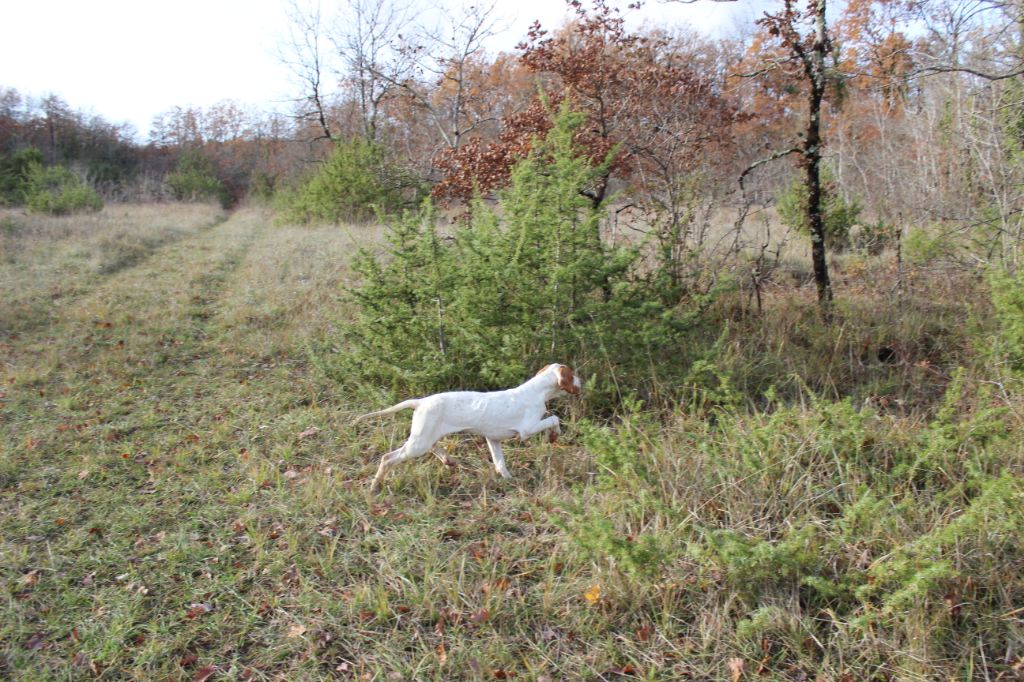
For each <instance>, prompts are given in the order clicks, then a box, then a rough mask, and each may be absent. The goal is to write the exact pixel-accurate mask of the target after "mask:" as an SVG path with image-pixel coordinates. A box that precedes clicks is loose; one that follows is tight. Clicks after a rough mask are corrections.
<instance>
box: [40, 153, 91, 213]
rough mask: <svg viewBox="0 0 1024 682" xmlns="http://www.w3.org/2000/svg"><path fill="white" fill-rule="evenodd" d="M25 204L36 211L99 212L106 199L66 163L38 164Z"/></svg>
mask: <svg viewBox="0 0 1024 682" xmlns="http://www.w3.org/2000/svg"><path fill="white" fill-rule="evenodd" d="M25 205H26V206H27V207H28V209H29V210H30V211H33V212H35V213H50V214H53V215H66V214H69V213H78V212H82V211H98V210H100V209H101V208H103V200H102V199H100V197H99V195H98V194H96V191H95V190H93V188H92V187H90V186H89V185H87V184H86V183H85V182H83V181H82V180H81V179H80V178H79V177H78V176H77V175H75V174H74V173H73V172H72V171H71V170H70V169H68V168H67V167H66V166H47V167H44V166H42V165H39V164H36V165H33V166H31V168H30V170H29V178H28V183H27V186H26V189H25Z"/></svg>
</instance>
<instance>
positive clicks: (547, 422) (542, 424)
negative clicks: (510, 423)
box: [519, 415, 562, 443]
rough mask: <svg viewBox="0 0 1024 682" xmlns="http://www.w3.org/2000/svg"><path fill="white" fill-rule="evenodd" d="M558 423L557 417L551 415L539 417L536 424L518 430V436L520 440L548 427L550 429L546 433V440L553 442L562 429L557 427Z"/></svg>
mask: <svg viewBox="0 0 1024 682" xmlns="http://www.w3.org/2000/svg"><path fill="white" fill-rule="evenodd" d="M558 424H559V421H558V417H556V416H554V415H551V416H550V417H548V418H547V419H541V420H540V421H539V422H537V423H536V424H534V425H532V426H530V427H528V428H526V429H524V430H523V431H520V432H519V438H520V439H521V440H526V439H527V438H529V437H530V436H532V435H534V434H537V433H540V432H541V431H547V430H548V429H550V430H551V432H550V433H549V434H548V440H549V441H550V442H552V443H554V442H555V441H556V440H558V436H559V434H560V433H562V429H561V428H560V427H559V425H558Z"/></svg>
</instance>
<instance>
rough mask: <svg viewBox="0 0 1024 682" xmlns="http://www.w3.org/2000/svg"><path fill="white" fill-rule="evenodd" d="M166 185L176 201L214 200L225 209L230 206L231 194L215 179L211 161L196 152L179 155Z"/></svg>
mask: <svg viewBox="0 0 1024 682" xmlns="http://www.w3.org/2000/svg"><path fill="white" fill-rule="evenodd" d="M167 185H168V186H169V187H170V188H171V194H172V195H173V196H174V198H175V199H177V200H178V201H210V200H215V201H218V202H219V203H220V205H221V206H223V207H225V208H227V207H228V206H230V204H231V194H230V192H228V190H227V187H225V186H224V183H223V182H221V181H220V179H219V178H218V177H217V172H216V169H215V168H214V166H213V161H211V160H210V159H208V158H207V157H205V156H203V154H202V153H201V152H199V151H197V150H190V151H186V152H185V153H183V154H182V155H181V158H180V159H178V164H177V166H176V167H175V169H174V172H173V173H171V174H170V175H168V176H167Z"/></svg>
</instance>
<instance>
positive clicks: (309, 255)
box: [0, 206, 1024, 681]
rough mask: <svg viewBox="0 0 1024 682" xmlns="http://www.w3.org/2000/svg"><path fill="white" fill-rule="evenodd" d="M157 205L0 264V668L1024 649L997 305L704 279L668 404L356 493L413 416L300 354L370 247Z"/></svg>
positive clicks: (303, 673) (506, 666)
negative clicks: (503, 467)
mask: <svg viewBox="0 0 1024 682" xmlns="http://www.w3.org/2000/svg"><path fill="white" fill-rule="evenodd" d="M165 210H170V209H165ZM173 210H174V211H176V212H177V213H175V214H169V215H168V216H165V217H164V218H163V219H162V220H163V221H164V222H163V224H165V225H167V226H171V225H174V224H175V222H176V221H175V219H174V216H175V215H176V216H178V220H177V222H178V224H179V227H180V228H181V230H182V233H181V234H180V235H179V236H178V238H176V239H171V240H167V241H164V242H163V243H161V244H159V245H155V246H154V247H153V249H154V250H153V251H152V253H151V254H150V255H149V257H146V258H140V259H137V260H135V261H133V266H132V267H122V268H119V269H105V270H104V269H97V268H95V267H94V268H78V269H61V268H58V267H57V266H58V264H60V263H62V262H64V260H63V259H64V258H66V257H67V256H66V254H65V252H64V251H62V250H61V249H59V248H50V249H48V248H45V245H46V244H50V246H54V245H55V244H56V243H58V242H59V241H60V239H58V238H57V237H58V236H59V235H58V234H57V232H47V231H45V230H37V231H35V232H34V236H33V240H38V241H39V242H40V245H39V247H38V248H36V247H35V246H33V247H32V248H29V246H28V243H27V242H19V244H20V245H19V246H18V248H17V250H16V251H15V253H16V263H17V267H18V268H20V269H19V270H8V271H5V272H8V273H9V275H5V276H11V277H23V278H24V279H23V280H18V281H19V282H21V284H23V285H24V286H25V292H26V293H25V294H24V295H23V298H22V304H21V305H22V306H23V307H21V308H18V309H17V310H15V311H13V313H14V314H13V316H11V317H8V318H5V322H4V327H3V332H2V334H3V336H2V337H0V352H2V354H3V355H2V357H3V367H2V372H0V378H2V380H3V385H2V387H0V556H2V558H3V559H2V561H0V584H2V585H3V591H4V592H3V594H4V602H3V607H2V609H3V612H2V613H0V677H3V678H5V679H12V680H43V679H94V678H99V679H169V680H193V679H239V680H276V679H288V680H317V679H339V678H340V679H356V680H374V679H381V680H384V679H406V680H458V679H474V680H493V679H516V680H538V681H539V680H561V679H565V680H575V679H581V680H610V679H645V680H666V681H667V680H681V679H733V680H740V679H742V680H753V679H776V680H807V679H831V680H935V679H963V680H996V679H1003V680H1006V679H1014V676H1015V675H1019V671H1020V670H1021V668H1022V667H1024V613H1022V612H1021V604H1022V603H1024V577H1022V571H1021V570H1020V567H1021V565H1024V548H1022V546H1021V545H1022V540H1021V538H1022V537H1024V533H1022V532H1024V518H1022V514H1024V511H1022V510H1024V491H1022V483H1021V481H1022V474H1024V452H1022V450H1024V448H1022V447H1021V445H1020V443H1021V442H1024V400H1022V398H1021V389H1022V379H1021V375H1020V372H1019V370H1018V369H1017V368H1016V367H1015V366H1014V365H1013V364H1012V363H1011V362H1008V358H1009V355H1008V354H1009V350H1012V349H1009V350H1008V341H1009V340H1010V339H1012V338H1014V336H1013V335H1014V334H1015V333H1016V331H1015V330H1017V329H1018V328H1019V325H1020V321H1021V316H1020V313H1019V309H1018V307H1016V304H1015V303H1014V301H1016V300H1018V299H1017V298H1014V297H1013V296H1009V297H1003V298H1000V296H1001V295H997V296H996V297H995V298H994V300H993V299H990V297H989V289H988V285H987V284H985V283H983V282H981V281H979V280H977V279H971V278H966V277H965V278H962V279H958V280H956V281H955V282H953V281H951V280H950V278H949V277H948V276H945V275H944V276H943V277H941V278H940V277H931V276H929V275H927V273H922V274H918V275H915V277H917V279H913V278H911V277H909V276H908V278H907V283H906V290H905V291H903V292H902V293H901V294H900V295H899V296H896V295H894V294H892V293H891V291H892V280H891V276H889V275H886V272H887V270H886V263H887V262H888V261H886V258H887V256H882V257H880V258H878V259H876V260H871V261H869V262H868V263H867V266H868V267H870V268H876V269H875V270H872V272H871V273H869V275H870V276H865V277H860V278H858V279H857V280H856V281H858V282H861V281H867V282H871V283H872V284H871V286H865V285H860V284H856V285H854V284H843V283H842V282H843V279H842V277H841V276H840V277H837V282H839V285H838V286H839V290H838V292H837V293H838V295H839V298H840V300H842V301H844V302H845V305H846V307H845V308H844V309H843V310H842V311H841V312H840V314H839V315H837V323H836V324H834V325H833V326H831V327H823V326H822V325H821V324H820V323H819V322H818V321H817V319H816V317H815V316H814V314H813V311H814V310H815V304H814V303H813V301H812V300H811V299H810V298H806V299H805V298H804V296H805V295H806V292H794V291H792V290H791V289H784V288H781V287H780V288H778V289H771V290H769V291H768V292H767V295H766V305H765V311H764V314H763V316H762V317H757V316H753V315H751V314H750V313H749V311H747V310H745V309H744V308H743V307H742V306H741V305H740V303H741V302H740V301H734V300H732V298H731V297H728V296H726V297H723V298H722V299H721V300H720V301H719V302H717V303H716V304H715V305H714V306H713V307H712V308H711V309H710V310H709V311H708V314H709V315H710V316H711V319H714V320H717V321H718V325H717V326H718V327H719V329H718V330H717V333H716V334H715V335H713V336H710V337H709V340H708V341H707V344H706V345H705V346H704V347H701V348H698V349H695V350H694V353H695V356H694V357H695V358H696V361H694V362H688V363H687V365H686V373H685V375H684V376H683V378H682V379H680V385H678V386H672V387H671V388H672V390H673V391H675V392H677V394H679V395H681V396H683V397H682V398H681V399H679V400H677V401H674V402H664V403H661V404H660V405H659V406H658V407H657V409H654V408H653V407H652V403H650V402H644V401H642V400H640V399H638V398H637V399H630V398H627V399H624V400H623V401H622V403H621V406H620V407H619V408H618V409H617V410H616V413H615V414H614V416H613V417H611V418H609V417H608V415H607V413H606V412H605V411H604V410H594V409H593V408H592V406H590V405H589V404H588V400H589V397H588V396H587V395H584V396H583V397H582V398H581V399H579V400H574V401H568V402H564V403H559V404H556V405H554V406H553V407H554V409H555V410H556V411H557V412H558V413H559V414H560V415H561V416H562V418H563V420H564V422H565V427H564V431H565V433H564V436H563V438H562V440H561V441H560V442H559V443H558V444H555V445H551V444H548V443H547V442H544V441H543V440H542V439H537V440H535V441H531V442H529V443H525V444H514V443H510V444H509V447H508V448H507V450H508V452H507V455H508V459H509V465H510V468H511V470H512V473H513V475H514V477H515V478H514V480H513V481H511V482H504V481H502V480H500V479H498V478H497V477H496V476H495V475H494V474H493V472H492V469H491V467H490V466H489V464H488V463H487V462H486V450H485V449H484V448H483V447H482V445H481V443H479V442H477V441H476V439H474V438H472V437H453V438H450V439H448V440H447V441H446V442H445V446H446V447H447V448H448V449H449V451H450V454H452V455H454V456H455V461H456V462H457V466H456V467H453V468H446V467H443V466H441V465H440V464H438V463H437V462H436V461H428V459H427V458H424V459H423V461H420V462H416V463H410V464H407V465H403V467H399V468H398V469H397V470H396V472H395V473H394V475H393V476H392V477H391V478H390V479H389V480H388V482H387V485H386V490H385V494H384V495H383V496H381V497H376V498H375V497H370V496H369V495H368V494H367V483H368V479H369V477H370V476H371V475H372V472H373V469H374V467H375V465H376V461H375V460H376V456H377V455H379V454H380V453H381V452H383V451H385V450H386V449H389V448H390V447H394V444H395V443H397V442H400V441H401V439H403V438H404V436H405V430H406V429H407V420H405V421H403V420H402V419H400V418H399V419H395V420H394V421H393V422H380V423H377V424H360V425H358V428H356V427H354V426H352V425H351V424H350V419H351V416H352V415H353V414H354V413H357V412H361V411H364V410H366V409H368V408H371V407H379V406H380V405H370V404H367V403H365V402H356V400H355V398H353V396H352V395H351V394H349V393H346V392H345V391H343V390H342V389H341V388H339V385H338V384H337V383H336V382H335V381H333V380H331V379H329V378H327V377H326V376H325V375H324V374H323V373H321V372H320V371H318V370H317V369H316V368H314V367H311V366H310V364H309V362H308V357H309V352H308V349H309V348H310V347H318V346H319V345H321V344H322V343H324V342H325V341H326V340H329V339H331V338H335V337H336V335H337V333H338V332H337V330H336V329H334V328H333V326H334V325H337V324H339V321H343V320H344V319H345V318H344V315H343V314H342V313H344V311H345V310H346V308H345V307H344V306H346V305H349V304H348V303H345V302H342V301H341V300H340V299H339V291H340V289H341V288H342V287H346V286H351V285H352V284H353V283H354V282H355V278H356V274H355V273H354V272H352V271H351V270H349V269H348V267H347V262H348V258H349V255H350V254H351V253H352V252H353V242H352V239H353V237H352V236H351V235H352V234H360V233H359V232H356V231H353V232H352V233H347V232H345V231H342V230H338V229H336V228H333V229H328V228H291V227H273V226H272V225H271V223H270V218H269V216H267V215H264V214H262V213H258V212H253V211H247V212H242V213H236V214H234V215H233V216H231V217H230V219H228V220H227V221H225V222H220V223H217V224H215V225H213V226H212V227H210V228H209V229H199V226H200V225H202V222H203V221H202V220H200V221H198V222H197V221H196V220H195V215H194V214H193V213H189V211H192V210H194V207H182V206H179V207H175V208H174V209H173ZM104 215H106V218H107V219H109V220H114V219H115V218H116V216H115V215H113V214H111V213H110V209H109V208H108V209H107V210H105V212H104V213H101V214H99V216H104ZM92 218H93V217H92V216H90V219H92ZM11 219H12V220H14V221H15V224H16V225H17V228H16V229H17V230H18V232H17V234H19V235H22V236H21V237H18V238H19V239H22V238H23V237H24V235H25V234H27V233H26V232H24V229H25V228H24V227H23V225H22V223H20V222H17V221H20V220H22V218H21V217H20V216H17V215H15V216H13V218H11ZM96 219H97V220H99V218H98V217H97V218H96ZM4 224H5V225H6V223H4ZM206 224H207V225H209V223H206ZM69 229H70V228H69ZM97 229H99V228H98V227H97ZM168 229H169V228H168ZM3 230H8V228H7V227H4V228H3ZM12 231H13V230H12ZM0 234H6V232H0ZM47 240H51V241H47ZM6 243H9V242H5V244H6ZM90 243H92V242H90ZM98 243H99V242H97V244H98ZM90 248H91V247H90ZM96 248H97V249H100V248H114V247H111V246H108V247H96ZM115 250H116V248H115ZM107 258H112V259H114V260H117V258H116V257H114V256H103V255H99V254H97V255H96V256H95V258H94V259H93V260H91V261H90V262H96V263H98V262H103V261H104V260H105V259H107ZM4 267H7V266H4ZM51 271H53V272H61V273H62V274H61V275H60V276H59V277H57V276H56V275H54V276H53V277H51V275H48V274H46V273H49V272H51ZM19 273H21V274H19ZM29 273H41V274H42V276H43V279H45V281H47V282H49V283H50V284H48V285H47V286H36V285H35V284H33V282H32V280H31V276H30V274H29ZM840 274H841V273H840ZM46 278H49V279H46ZM58 281H59V282H60V283H61V284H60V286H61V287H62V289H61V290H62V291H63V292H65V293H64V294H63V295H61V296H59V297H57V298H55V299H54V298H52V289H51V286H55V283H56V282H58ZM998 286H999V287H1009V288H1008V289H1007V291H1011V292H1012V291H1016V290H1015V289H1013V288H1012V287H1013V286H1016V285H1014V284H1012V282H1011V283H1007V282H1006V281H1003V282H1002V283H1001V284H999V285H998ZM941 292H947V293H946V294H942V295H939V294H941ZM954 294H955V295H954ZM985 301H990V302H989V303H985ZM36 310H46V311H47V312H46V316H47V317H46V324H45V325H39V324H34V323H32V321H31V317H32V316H33V315H34V314H35V312H34V311H36ZM339 311H340V312H339ZM349 314H351V311H349ZM374 390H377V391H381V390H382V389H381V387H369V388H367V390H366V391H365V393H366V395H371V394H372V393H373V391H374ZM598 415H601V417H600V418H598Z"/></svg>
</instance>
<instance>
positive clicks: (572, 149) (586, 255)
mask: <svg viewBox="0 0 1024 682" xmlns="http://www.w3.org/2000/svg"><path fill="white" fill-rule="evenodd" d="M582 124H583V117H582V116H580V115H579V114H576V113H574V112H572V111H570V110H569V109H568V107H565V106H563V108H562V110H561V111H560V112H559V114H558V116H557V118H556V121H555V126H554V128H553V129H552V130H551V131H550V132H549V134H548V135H547V136H546V137H545V138H544V139H539V140H536V141H535V143H534V145H533V149H532V151H531V152H530V154H529V156H528V157H527V158H526V159H524V160H523V161H521V162H520V163H519V164H518V165H517V166H516V167H515V169H514V170H513V172H512V179H511V184H510V185H509V187H508V188H507V189H506V190H504V191H503V192H501V193H500V196H499V199H500V207H499V208H498V209H495V210H492V209H490V208H489V207H488V206H486V205H485V204H484V202H483V201H482V200H477V201H475V202H474V203H473V204H472V206H471V215H470V219H469V221H468V223H467V224H466V225H465V226H464V227H462V228H461V229H460V230H458V232H457V233H456V234H455V236H454V237H453V238H450V239H445V238H442V237H441V236H440V235H439V234H438V233H437V228H436V224H435V216H434V211H433V208H432V207H431V206H430V204H429V203H428V204H425V206H424V208H423V209H422V210H421V211H420V212H418V213H407V214H406V215H405V217H404V218H403V219H402V220H401V221H398V222H397V223H396V224H395V225H393V226H392V228H391V234H390V235H389V238H388V249H387V253H386V254H385V255H384V256H383V257H379V256H377V255H375V254H373V253H370V252H365V251H364V252H362V253H361V254H360V255H359V256H358V257H357V259H356V261H355V269H356V271H357V272H358V273H359V274H360V275H361V276H362V283H361V285H360V287H359V288H357V289H355V290H354V291H352V293H351V296H352V298H353V300H354V301H355V302H356V304H357V306H358V310H357V313H356V319H355V321H354V323H352V324H348V325H345V329H346V331H344V332H343V337H344V338H343V341H344V343H343V346H344V352H341V353H337V354H336V355H334V356H333V357H332V358H331V360H330V361H329V363H328V365H329V366H331V367H333V368H334V369H335V370H336V371H334V372H332V374H335V375H336V377H337V378H338V379H339V380H343V381H344V380H349V381H351V382H352V383H353V384H354V386H353V387H355V386H358V385H360V384H364V383H370V384H372V385H376V386H379V387H382V388H384V389H390V390H391V391H393V392H395V393H399V394H403V395H408V394H410V393H424V392H430V391H437V390H444V389H449V388H454V387H463V388H465V387H475V388H480V389H487V388H500V387H507V386H509V385H514V384H515V383H517V382H519V381H522V380H523V378H524V377H526V376H528V375H529V373H530V372H531V371H533V370H535V369H536V368H538V367H540V366H541V365H543V364H545V363H547V362H551V361H552V360H553V359H555V360H558V361H561V362H570V363H574V364H580V363H589V364H590V367H591V370H592V371H595V372H598V373H601V372H602V369H605V370H608V371H606V372H603V374H604V375H605V376H610V375H611V374H612V370H614V372H615V373H616V375H617V376H619V377H627V376H630V375H631V374H632V373H634V372H635V377H636V379H637V383H641V384H642V383H643V382H644V381H645V380H646V381H649V380H652V377H651V376H650V366H651V361H652V355H656V354H674V355H675V357H674V358H673V359H674V360H675V361H676V362H674V363H668V364H667V365H666V367H668V368H678V367H681V366H683V363H680V362H679V359H680V358H679V356H678V350H679V347H680V345H681V344H679V343H678V342H679V340H680V338H681V336H680V334H681V332H682V331H684V330H685V328H686V326H685V325H684V324H683V323H682V322H681V320H684V319H687V318H686V317H685V316H679V315H677V314H676V311H674V310H671V309H668V308H666V307H665V306H664V305H663V304H662V303H661V302H660V298H659V296H658V295H657V291H656V290H654V289H653V288H652V287H650V286H649V285H647V284H646V281H647V280H640V279H634V278H632V277H631V273H632V272H635V270H636V269H637V265H638V262H639V254H638V252H637V251H636V250H633V249H620V248H612V247H609V246H608V245H606V244H605V243H604V242H603V241H602V239H601V236H600V233H599V225H600V220H601V217H602V210H601V209H600V208H595V207H594V206H593V205H592V203H591V202H590V201H589V200H588V199H587V198H586V197H585V196H584V195H583V194H582V193H581V190H584V189H585V188H586V187H587V186H588V184H589V183H591V182H594V181H596V180H597V179H598V178H599V177H600V176H601V175H602V174H603V173H604V172H605V171H606V164H607V161H606V162H605V164H596V165H595V164H593V163H591V162H590V161H589V160H588V158H587V156H586V155H585V154H584V153H582V152H581V151H580V150H579V149H577V148H576V145H575V144H574V143H573V135H574V133H575V131H576V130H577V129H578V127H579V126H580V125H582ZM631 378H632V377H631ZM655 380H656V379H655ZM591 396H592V397H594V396H595V393H594V392H591Z"/></svg>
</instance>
